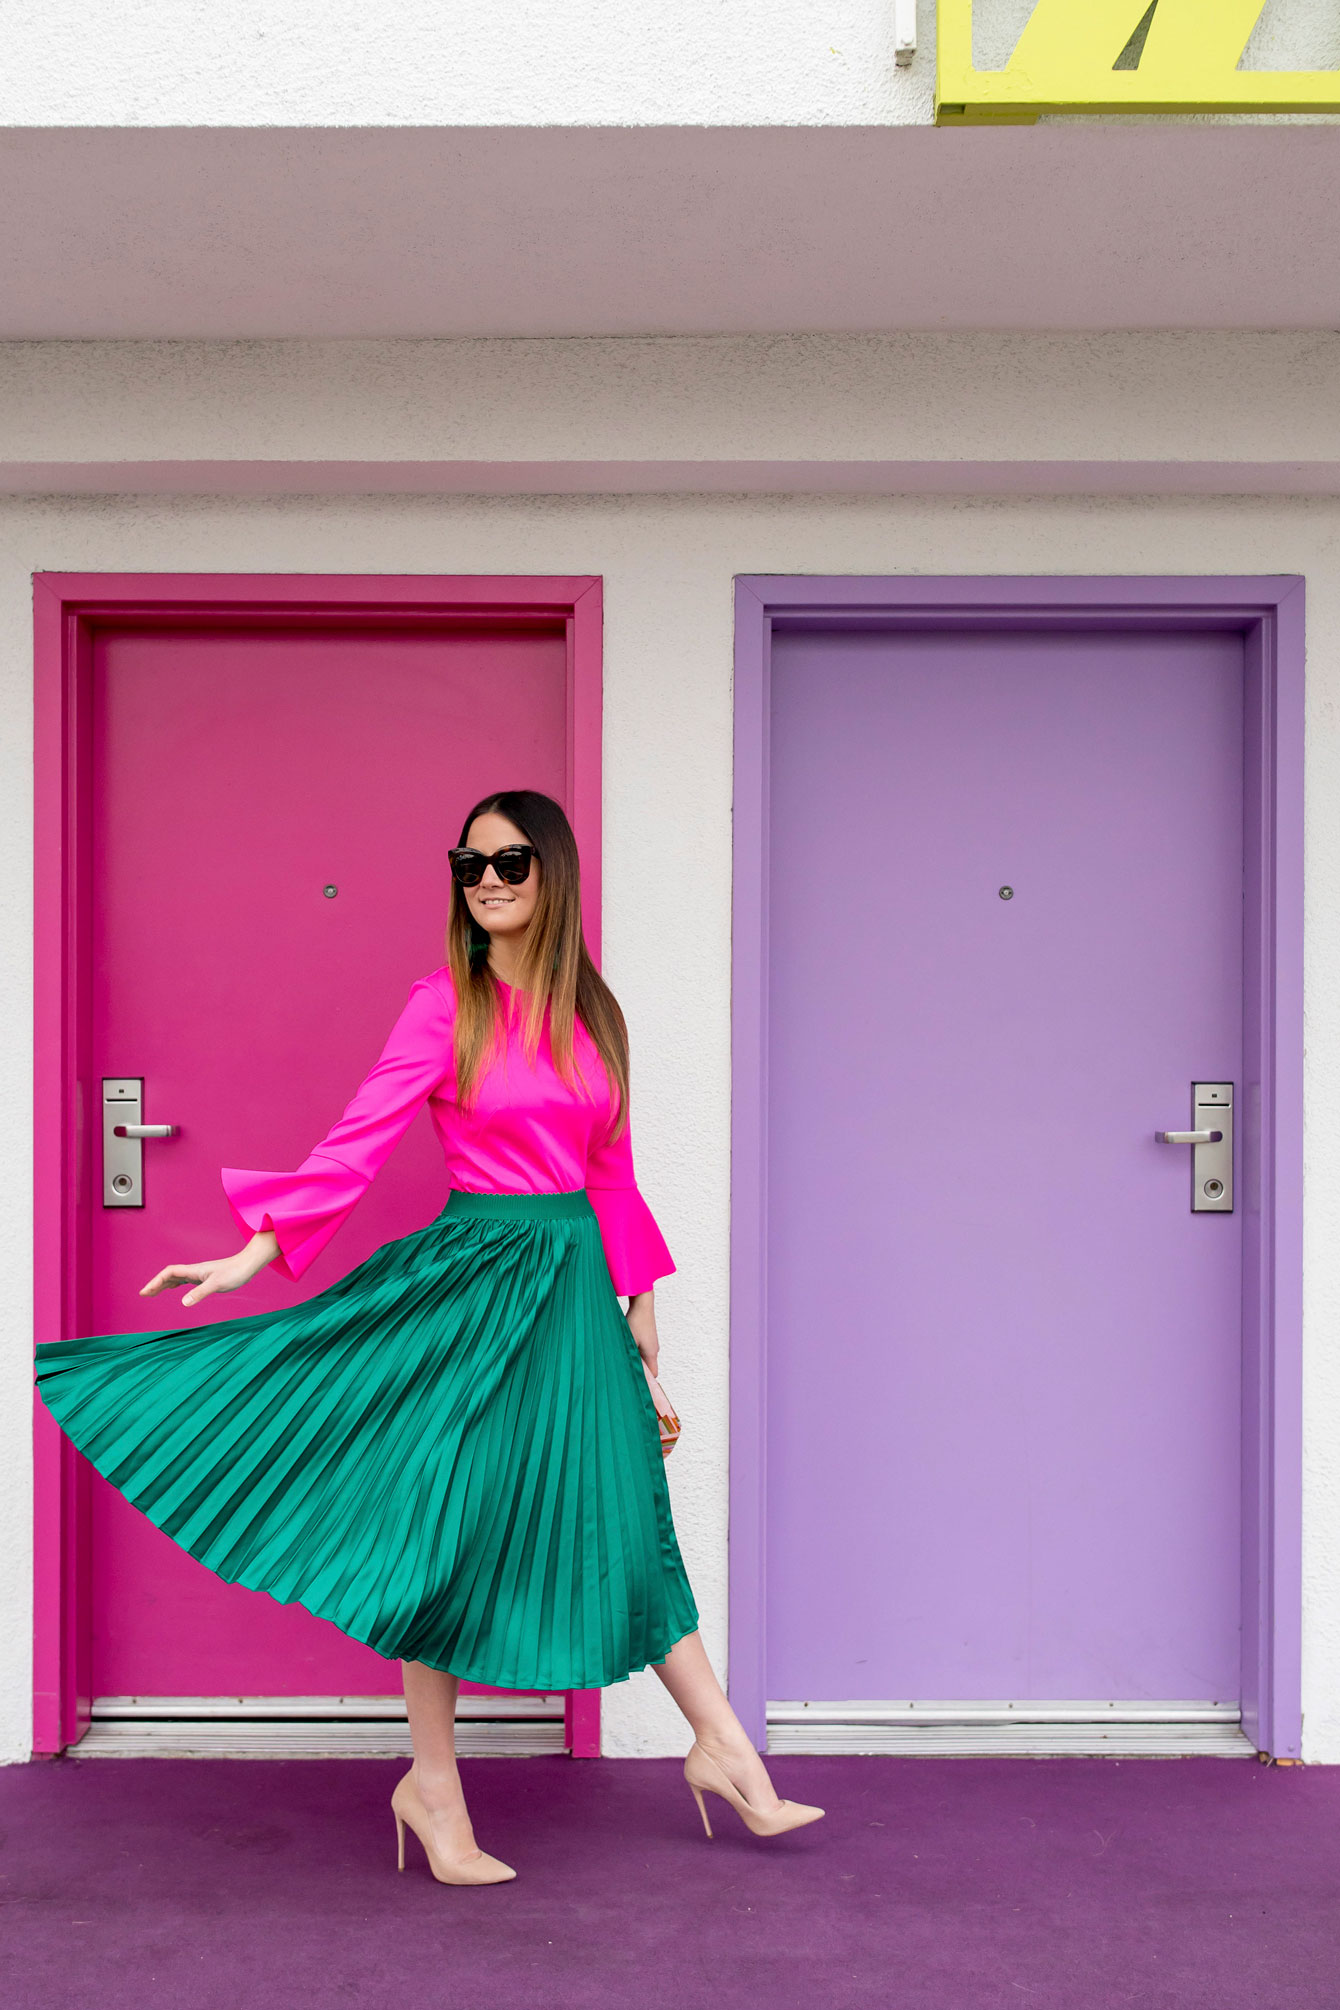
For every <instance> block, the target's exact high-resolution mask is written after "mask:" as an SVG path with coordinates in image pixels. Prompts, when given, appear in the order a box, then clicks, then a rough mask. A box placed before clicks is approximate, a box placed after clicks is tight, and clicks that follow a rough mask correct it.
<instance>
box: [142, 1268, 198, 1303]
mask: <svg viewBox="0 0 1340 2010" xmlns="http://www.w3.org/2000/svg"><path fill="white" fill-rule="evenodd" d="M208 1275H209V1266H208V1265H207V1264H204V1263H169V1265H168V1266H167V1269H166V1270H160V1271H159V1273H158V1275H157V1277H151V1278H150V1279H149V1282H148V1283H147V1284H142V1285H141V1286H140V1297H141V1298H156V1297H157V1296H158V1293H159V1292H160V1291H177V1290H180V1288H181V1286H182V1285H183V1284H201V1283H203V1282H204V1280H205V1278H206V1277H208Z"/></svg>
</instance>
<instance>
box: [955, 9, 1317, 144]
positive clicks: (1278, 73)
mask: <svg viewBox="0 0 1340 2010" xmlns="http://www.w3.org/2000/svg"><path fill="white" fill-rule="evenodd" d="M1264 4H1265V0H1153V4H1152V5H1151V3H1150V0H1037V5H1036V6H1035V7H1034V9H1033V12H1032V13H1031V15H1030V16H1029V18H1028V22H1027V24H1026V26H1025V28H1024V32H1023V34H1022V35H1021V36H1020V37H1019V40H1018V42H1017V43H1016V45H1015V48H1014V53H1013V54H1012V55H1011V57H1010V60H1009V62H1008V63H1007V64H1006V65H1005V67H1004V69H1003V70H978V69H975V68H974V67H973V57H972V10H973V0H938V14H937V33H938V50H937V57H936V83H935V122H936V124H937V125H940V126H963V125H1031V124H1032V122H1033V121H1034V120H1035V119H1037V118H1039V117H1040V116H1041V115H1042V113H1044V112H1101V113H1105V114H1111V113H1114V112H1118V113H1119V112H1340V70H1240V69H1239V68H1238V64H1239V62H1240V61H1241V59H1242V52H1243V50H1244V49H1245V48H1246V46H1247V43H1248V40H1249V39H1250V36H1251V32H1252V29H1253V28H1254V27H1255V26H1256V23H1257V20H1258V19H1259V17H1260V14H1261V11H1262V8H1263V6H1264Z"/></svg>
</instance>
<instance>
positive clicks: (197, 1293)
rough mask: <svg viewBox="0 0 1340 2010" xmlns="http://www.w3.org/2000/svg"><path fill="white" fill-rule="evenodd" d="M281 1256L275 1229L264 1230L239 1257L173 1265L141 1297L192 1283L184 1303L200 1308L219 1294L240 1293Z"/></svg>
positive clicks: (142, 1289) (175, 1289) (147, 1296)
mask: <svg viewBox="0 0 1340 2010" xmlns="http://www.w3.org/2000/svg"><path fill="white" fill-rule="evenodd" d="M278 1254H279V1237H278V1236H277V1235H276V1234H275V1232H274V1230H273V1229H272V1228H266V1229H262V1230H261V1231H260V1233H259V1234H258V1235H253V1236H252V1238H251V1241H250V1242H249V1243H248V1244H247V1246H246V1248H245V1249H239V1250H238V1252H237V1254H236V1256H215V1257H211V1258H210V1259H209V1260H208V1261H207V1262H205V1263H169V1265H168V1267H167V1269H166V1270H160V1271H159V1273H158V1275H157V1277H151V1278H150V1279H149V1282H148V1283H147V1284H144V1285H141V1287H140V1297H141V1298H156V1297H157V1296H158V1294H159V1292H160V1291H179V1290H180V1289H181V1287H182V1285H183V1284H189V1285H190V1286H191V1289H190V1290H189V1291H188V1292H187V1294H186V1296H185V1297H184V1298H183V1299H182V1301H181V1302H182V1304H183V1305H198V1304H199V1303H200V1300H201V1299H202V1298H208V1297H210V1296H211V1295H212V1294H213V1293H214V1292H215V1291H236V1290H237V1288H238V1286H239V1285H242V1284H250V1282H251V1280H252V1278H253V1277H255V1276H256V1274H257V1272H258V1271H261V1270H264V1268H265V1266H266V1264H267V1263H273V1262H274V1259H275V1258H276V1256H278Z"/></svg>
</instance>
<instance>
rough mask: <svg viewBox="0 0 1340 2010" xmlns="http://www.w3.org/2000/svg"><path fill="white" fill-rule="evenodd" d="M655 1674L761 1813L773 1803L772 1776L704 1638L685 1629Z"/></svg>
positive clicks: (712, 1755) (700, 1738) (711, 1754)
mask: <svg viewBox="0 0 1340 2010" xmlns="http://www.w3.org/2000/svg"><path fill="white" fill-rule="evenodd" d="M656 1673H657V1674H658V1675H659V1676H660V1678H661V1680H662V1682H664V1684H665V1686H666V1688H667V1689H668V1690H669V1691H670V1694H671V1695H672V1696H673V1698H674V1700H675V1702H676V1703H677V1704H678V1705H679V1707H680V1709H681V1710H682V1711H683V1712H684V1715H685V1716H686V1717H687V1718H688V1720H689V1723H690V1724H691V1725H692V1726H693V1735H694V1737H695V1738H696V1739H697V1740H698V1743H699V1744H700V1745H701V1746H702V1748H703V1750H704V1751H705V1752H706V1753H707V1754H708V1756H709V1757H710V1758H713V1759H715V1760H716V1762H717V1764H718V1765H719V1766H720V1767H721V1769H722V1771H723V1772H725V1773H726V1775H727V1776H728V1778H729V1779H730V1781H731V1783H732V1785H733V1786H735V1787H736V1788H738V1790H739V1792H740V1793H742V1794H743V1795H744V1797H745V1799H746V1800H747V1801H748V1803H749V1805H750V1807H752V1808H757V1809H758V1810H759V1812H760V1814H766V1813H767V1812H768V1811H769V1810H770V1809H772V1808H775V1807H776V1806H777V1805H778V1794H777V1790H776V1788H775V1787H774V1786H773V1784H772V1781H771V1780H770V1779H769V1778H768V1769H767V1767H766V1766H765V1765H764V1763H763V1761H762V1759H761V1758H760V1757H759V1755H758V1753H757V1752H756V1751H755V1750H754V1747H753V1746H752V1744H751V1743H750V1742H749V1737H748V1734H747V1733H746V1731H745V1728H744V1725H743V1724H742V1723H741V1722H740V1720H739V1718H738V1717H737V1716H736V1714H735V1712H734V1710H732V1709H731V1706H730V1704H729V1703H728V1702H727V1700H726V1694H725V1691H724V1690H723V1689H722V1686H721V1684H720V1683H719V1682H718V1681H717V1678H716V1676H715V1674H714V1673H713V1671H712V1664H711V1662H710V1661H709V1660H708V1658H707V1651H706V1649H705V1648H704V1646H703V1643H702V1639H701V1637H700V1636H699V1635H698V1634H696V1633H686V1634H685V1636H684V1638H683V1639H682V1640H677V1641H676V1642H675V1644H674V1646H673V1647H672V1648H671V1649H670V1652H669V1653H668V1654H667V1655H666V1657H665V1659H664V1661H662V1662H661V1663H659V1665H657V1666H656Z"/></svg>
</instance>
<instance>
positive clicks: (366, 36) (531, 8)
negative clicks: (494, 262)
mask: <svg viewBox="0 0 1340 2010" xmlns="http://www.w3.org/2000/svg"><path fill="white" fill-rule="evenodd" d="M1032 6H1033V0H977V5H976V10H975V17H974V31H975V33H974V42H975V55H976V60H977V62H978V63H979V65H981V66H982V67H983V68H998V67H1000V66H1001V65H1002V64H1003V63H1005V62H1006V61H1008V59H1009V54H1010V51H1011V50H1012V48H1013V46H1014V43H1015V41H1016V40H1017V38H1018V35H1019V32H1020V30H1021V28H1022V26H1023V24H1024V22H1025V21H1026V20H1027V18H1028V16H1029V14H1030V13H1031V11H1032ZM1139 11H1140V10H1139V9H1137V10H1136V13H1137V14H1138V12H1139ZM917 14H918V42H919V46H918V52H917V56H916V59H915V62H914V63H913V64H912V65H911V67H909V68H906V69H899V68H897V66H896V65H895V63H894V43H893V0H644V4H643V5H642V6H640V7H629V6H627V5H626V4H624V0H512V4H511V5H508V6H505V7H504V6H485V5H480V4H478V0H381V4H379V5H376V6H368V5H367V4H366V0H233V4H232V5H230V6H228V7H218V6H214V5H210V4H208V0H135V4H134V5H129V6H125V7H121V8H108V7H94V6H91V5H90V4H89V0H46V4H45V5H44V6H43V7H41V8H35V7H33V6H31V5H25V4H22V0H4V4H3V5H0V39H2V40H3V45H4V49H5V65H4V70H3V73H2V74H0V126H3V125H15V126H33V125H36V126H121V125H131V126H139V125H144V126H197V125H199V126H382V125H390V126H397V125H425V126H514V125H535V126H548V125H574V126H583V125H590V126H603V125H615V126H636V125H690V126H697V125H706V126H712V125H715V126H731V125H741V126H771V125H780V126H785V125H815V126H826V125H854V126H864V125H899V124H917V123H924V122H926V121H927V120H928V119H929V118H930V117H931V111H932V86H933V80H934V72H935V8H934V0H917ZM1133 18H1134V17H1133ZM1246 63H1247V67H1248V68H1258V69H1272V68H1274V69H1289V68H1314V67H1315V68H1326V67H1329V66H1334V65H1335V64H1337V63H1340V25H1337V21H1336V14H1335V7H1334V0H1264V5H1263V8H1262V12H1261V15H1260V18H1259V21H1258V24H1257V28H1256V31H1255V33H1254V35H1253V37H1252V39H1251V42H1250V44H1249V46H1248V50H1247V55H1246Z"/></svg>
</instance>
